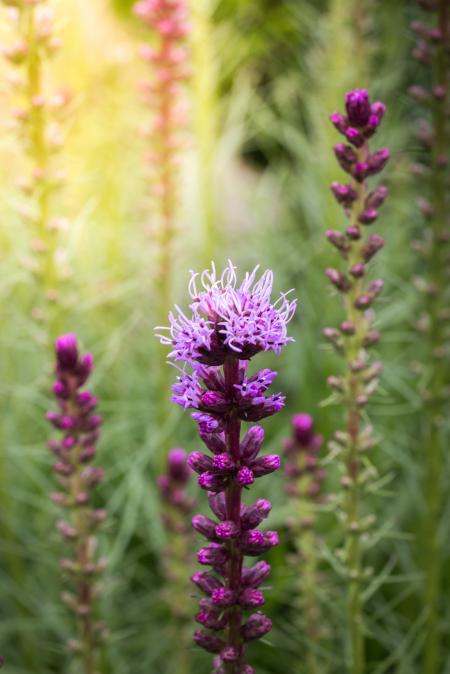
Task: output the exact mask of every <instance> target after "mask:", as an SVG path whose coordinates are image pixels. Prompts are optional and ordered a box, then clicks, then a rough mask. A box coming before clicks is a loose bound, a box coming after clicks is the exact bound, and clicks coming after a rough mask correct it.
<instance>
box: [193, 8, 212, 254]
mask: <svg viewBox="0 0 450 674" xmlns="http://www.w3.org/2000/svg"><path fill="white" fill-rule="evenodd" d="M212 9H213V3H212V1H211V0H191V7H190V12H191V20H192V31H191V48H192V71H193V72H192V98H193V117H194V119H193V122H194V138H195V149H196V161H197V180H198V189H199V208H200V219H201V225H202V233H203V237H202V239H203V252H202V257H203V262H204V264H205V265H209V264H210V262H211V260H212V259H213V257H214V252H215V247H216V223H215V218H216V209H215V192H214V190H215V185H214V160H215V156H216V150H217V133H218V120H217V100H216V66H215V58H214V49H213V45H212V36H213V35H214V31H213V28H212V25H211V14H212Z"/></svg>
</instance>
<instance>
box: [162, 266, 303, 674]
mask: <svg viewBox="0 0 450 674" xmlns="http://www.w3.org/2000/svg"><path fill="white" fill-rule="evenodd" d="M257 270H258V267H257V268H256V269H254V270H253V272H251V273H247V274H246V275H245V277H244V280H243V281H242V282H241V283H240V284H238V283H237V277H236V271H235V267H234V266H233V265H232V264H231V262H230V263H229V265H228V267H227V268H226V269H225V270H224V272H223V274H222V275H221V276H219V277H218V276H217V274H216V270H215V268H214V265H213V267H212V271H204V272H203V273H202V274H201V276H200V281H201V285H200V287H198V284H197V277H198V274H194V273H192V276H191V282H190V285H189V290H190V295H191V297H192V303H191V305H190V313H189V315H186V314H185V313H183V312H182V311H181V309H179V308H178V307H177V309H176V313H175V314H170V327H169V328H167V330H168V331H169V335H167V336H166V335H159V337H160V339H161V341H162V343H163V344H167V345H169V346H170V348H171V351H170V354H169V358H170V359H171V360H173V361H174V363H175V364H178V363H183V368H181V371H180V375H179V376H178V379H177V382H176V384H175V385H174V386H173V397H172V400H173V401H174V402H175V403H177V404H179V405H181V406H182V407H184V408H190V409H194V410H195V412H193V414H192V417H193V418H194V419H195V420H196V421H197V422H198V427H199V433H200V437H201V439H202V441H203V442H204V444H205V445H206V447H207V449H208V450H209V452H210V454H205V453H203V452H198V451H197V452H193V453H192V454H191V455H190V456H189V465H190V466H191V468H192V469H193V470H194V471H195V472H197V473H198V475H199V477H198V483H199V485H200V487H201V488H202V489H205V490H206V491H207V492H208V499H209V504H210V507H211V510H212V511H213V513H214V515H215V519H211V518H209V517H206V516H204V515H196V516H195V517H194V518H193V520H192V524H193V526H194V529H196V531H198V532H199V533H200V534H201V535H202V536H204V537H205V538H206V539H207V541H208V544H207V545H206V546H205V547H204V548H202V549H201V550H200V551H199V553H198V561H199V562H200V564H202V565H206V566H211V567H212V572H208V571H199V572H197V573H195V574H194V575H193V577H192V581H193V583H194V584H195V585H196V586H197V587H198V589H199V590H200V591H201V592H202V593H203V594H204V595H205V597H204V598H202V599H201V600H200V612H199V613H198V614H197V616H196V620H197V622H199V623H200V625H202V628H203V629H201V630H198V631H197V632H196V633H195V634H194V641H195V642H196V644H198V645H199V646H200V647H202V648H204V649H205V650H207V651H209V652H210V653H214V654H215V655H216V657H215V659H214V672H215V673H216V674H238V673H241V674H242V673H243V672H245V673H247V674H251V673H252V672H254V670H253V668H252V667H251V666H249V665H247V664H245V662H244V660H245V645H246V642H248V641H251V640H253V639H259V638H260V637H262V636H264V635H265V634H266V633H267V632H268V631H269V630H270V629H271V626H272V623H271V621H270V619H269V618H268V617H267V616H265V615H264V614H263V613H262V612H261V611H259V610H257V609H259V608H260V607H261V606H262V605H263V604H264V595H263V593H262V592H261V591H260V590H259V587H260V585H261V584H262V583H263V582H264V580H265V579H266V578H267V576H268V574H269V572H270V566H269V565H268V564H267V563H266V562H264V561H259V562H257V563H256V564H254V565H253V566H244V557H245V556H250V557H255V556H258V555H260V554H262V553H263V552H265V551H267V550H269V549H270V548H271V547H273V546H274V545H277V543H278V535H277V533H276V532H275V531H264V532H263V531H260V530H259V529H258V528H257V527H258V525H259V524H260V523H261V522H262V521H263V520H264V519H266V517H267V516H268V514H269V512H270V509H271V507H272V506H271V503H270V502H269V501H267V500H266V499H258V500H257V501H256V502H255V503H253V504H251V505H246V504H244V503H243V502H242V492H243V489H244V488H248V487H250V486H251V484H252V483H253V482H254V481H255V480H256V479H258V478H259V477H261V476H263V475H268V474H269V473H272V472H273V471H275V470H277V468H279V466H280V458H279V457H278V456H277V455H274V454H272V455H266V456H259V453H260V451H261V447H262V444H263V440H264V431H263V429H262V428H261V426H252V427H251V428H250V429H249V430H248V431H247V433H246V435H245V436H244V438H242V439H241V423H242V421H259V420H261V419H264V418H265V417H268V416H270V415H272V414H274V413H276V412H278V411H279V410H280V409H281V408H282V406H283V404H284V397H283V396H282V395H281V394H279V393H278V394H275V395H268V394H267V391H268V389H269V387H270V385H271V383H272V382H273V380H274V379H275V377H276V373H275V372H273V371H271V370H260V371H259V372H256V373H255V374H253V375H251V374H249V372H248V367H249V361H250V360H251V359H252V358H253V357H254V356H256V355H257V354H258V353H260V352H262V351H275V352H276V353H279V352H280V351H281V349H282V348H283V347H284V346H285V345H286V344H287V343H288V342H289V341H291V338H290V337H288V335H287V324H288V322H289V320H290V319H291V318H292V316H293V314H294V311H295V307H296V302H295V301H290V300H288V298H287V296H286V295H285V294H282V295H281V297H280V298H279V299H278V300H277V301H276V302H275V303H272V302H271V293H272V281H273V275H272V272H271V271H266V272H265V273H264V274H263V275H262V276H261V278H260V279H259V280H257V277H256V274H257ZM247 610H254V611H255V612H254V613H252V614H251V615H250V616H249V617H248V618H245V617H244V612H245V611H247Z"/></svg>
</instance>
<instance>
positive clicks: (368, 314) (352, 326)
mask: <svg viewBox="0 0 450 674" xmlns="http://www.w3.org/2000/svg"><path fill="white" fill-rule="evenodd" d="M384 112H385V106H384V105H383V103H380V102H375V103H373V104H370V101H369V97H368V95H367V92H366V91H365V90H359V89H355V90H354V91H352V92H349V93H348V94H347V95H346V115H344V114H341V113H337V112H336V113H333V114H332V115H331V117H330V119H331V121H332V123H333V124H334V126H335V127H336V129H337V130H338V131H339V132H340V133H341V134H342V135H343V136H344V137H345V139H346V140H347V143H348V144H347V143H338V144H336V145H335V146H334V152H335V155H336V158H337V160H338V163H339V164H340V166H341V168H342V169H343V170H344V171H345V172H346V173H347V174H348V175H349V176H350V178H351V181H350V183H348V184H341V183H337V182H335V183H333V184H332V185H331V189H332V192H333V194H334V196H335V198H336V200H337V201H338V203H339V204H340V205H341V206H342V208H343V209H344V212H345V214H346V216H347V218H348V221H349V226H348V227H347V228H346V230H345V232H340V231H338V230H329V231H328V232H327V238H328V240H329V241H330V243H331V244H332V245H333V246H334V247H335V248H336V249H337V250H338V252H339V254H340V256H341V258H342V259H343V260H344V262H345V267H344V269H345V271H341V270H338V269H334V268H329V269H327V270H326V275H327V277H328V278H329V280H330V282H331V283H332V285H333V286H334V287H335V289H336V290H337V291H338V293H339V294H340V295H341V296H342V298H343V306H344V311H345V320H344V321H343V322H342V323H341V324H340V326H339V329H336V328H325V329H324V336H325V338H326V339H327V340H328V341H329V342H330V343H331V344H332V345H333V347H334V348H335V350H336V352H337V353H338V354H339V355H340V356H341V357H342V358H343V360H344V366H345V371H344V374H343V376H341V377H335V376H331V377H329V379H328V383H329V385H330V387H331V388H332V390H333V392H334V396H335V398H336V401H337V402H338V403H339V404H340V405H342V407H343V408H344V410H345V431H343V432H340V433H339V434H338V437H339V439H340V443H341V457H342V469H343V476H342V486H343V488H344V490H343V491H344V495H343V500H342V510H343V520H344V523H345V529H346V531H345V540H346V542H345V551H344V560H345V566H346V573H347V580H348V615H349V628H350V648H349V661H350V665H349V670H350V671H351V672H352V674H364V672H365V671H366V656H365V639H364V607H363V592H362V589H363V581H364V575H365V571H364V559H363V544H362V540H361V537H362V534H363V533H364V528H365V527H364V520H363V495H364V488H365V485H366V483H367V480H368V475H367V473H366V472H365V471H363V470H362V454H363V452H364V451H365V450H366V449H368V447H370V446H371V445H372V444H373V438H372V429H371V426H370V425H369V424H368V423H367V422H366V420H365V416H364V411H363V410H364V408H365V407H366V405H367V403H368V402H369V398H370V396H371V395H372V394H373V392H374V391H375V389H376V386H377V383H378V378H379V375H380V373H381V371H382V365H381V363H379V362H374V361H373V360H372V358H371V356H370V347H372V346H373V345H374V344H376V343H377V342H378V341H379V338H380V335H379V333H378V332H377V331H376V330H374V329H373V321H374V313H373V309H372V305H373V302H374V300H375V299H376V297H377V296H378V295H379V294H380V292H381V290H382V288H383V281H382V280H381V279H375V280H373V281H370V282H368V281H367V280H366V275H367V270H368V269H367V268H368V263H369V261H370V260H371V259H372V258H373V257H374V255H376V253H377V252H378V251H379V250H380V249H381V248H382V246H383V244H384V241H383V239H382V238H381V237H380V236H378V235H376V234H369V235H367V234H366V233H365V231H366V229H367V227H368V226H370V225H372V224H373V223H374V222H375V221H376V220H377V218H378V209H379V208H380V206H381V205H382V204H383V202H384V200H385V198H386V196H387V193H388V192H387V188H386V187H384V186H381V185H380V186H378V187H376V188H375V189H374V190H372V191H371V190H370V188H369V185H368V179H369V178H370V177H371V176H373V175H376V174H378V173H380V172H381V171H382V169H383V168H384V166H385V164H386V162H387V160H388V159H389V150H388V149H387V148H382V149H380V150H377V151H376V152H372V151H371V149H370V148H369V139H370V138H372V136H373V135H374V134H375V133H376V131H377V129H378V127H379V125H380V122H381V120H382V118H383V115H384Z"/></svg>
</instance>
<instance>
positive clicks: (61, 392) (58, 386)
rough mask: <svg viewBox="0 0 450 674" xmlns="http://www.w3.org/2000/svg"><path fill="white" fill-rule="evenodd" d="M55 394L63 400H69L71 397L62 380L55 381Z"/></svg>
mask: <svg viewBox="0 0 450 674" xmlns="http://www.w3.org/2000/svg"><path fill="white" fill-rule="evenodd" d="M53 393H54V394H55V396H57V397H58V398H62V399H63V400H67V398H68V397H69V395H70V391H69V389H68V387H67V384H66V383H65V382H63V381H61V380H60V379H58V380H57V381H55V383H54V384H53Z"/></svg>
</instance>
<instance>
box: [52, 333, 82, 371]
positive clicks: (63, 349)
mask: <svg viewBox="0 0 450 674" xmlns="http://www.w3.org/2000/svg"><path fill="white" fill-rule="evenodd" d="M55 351H56V360H57V365H58V367H59V368H60V369H61V370H62V371H64V372H67V371H69V372H70V371H71V370H73V369H74V368H75V367H76V365H77V363H78V345H77V338H76V336H75V335H74V334H72V333H69V334H67V335H62V336H61V337H58V339H57V340H56V341H55Z"/></svg>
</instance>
